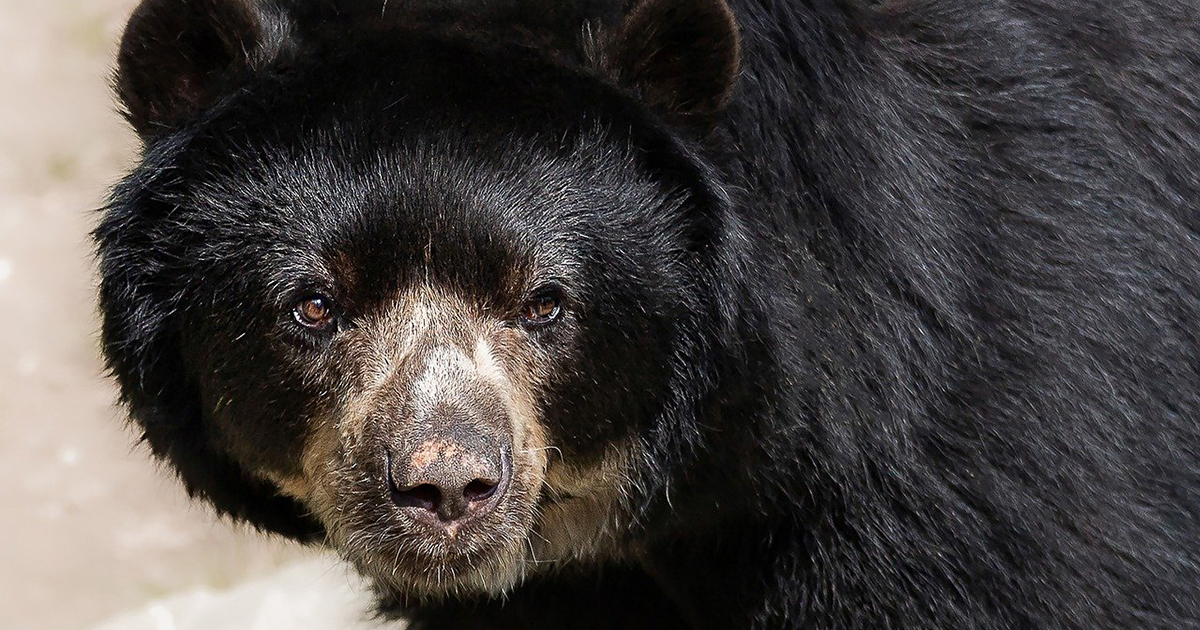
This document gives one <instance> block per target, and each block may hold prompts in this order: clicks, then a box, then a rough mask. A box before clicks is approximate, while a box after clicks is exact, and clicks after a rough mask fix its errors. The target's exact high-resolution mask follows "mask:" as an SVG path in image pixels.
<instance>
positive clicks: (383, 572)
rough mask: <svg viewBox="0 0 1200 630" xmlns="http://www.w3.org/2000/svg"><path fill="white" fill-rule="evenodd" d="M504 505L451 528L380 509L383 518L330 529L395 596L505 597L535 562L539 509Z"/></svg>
mask: <svg viewBox="0 0 1200 630" xmlns="http://www.w3.org/2000/svg"><path fill="white" fill-rule="evenodd" d="M505 503H506V504H508V505H502V506H499V508H498V509H497V510H496V512H495V513H494V514H491V515H489V518H485V519H480V520H478V521H473V522H467V523H463V524H462V525H461V526H457V527H452V528H451V527H445V528H437V527H431V526H428V525H425V524H423V523H420V522H416V521H414V520H413V519H408V518H405V517H404V515H403V514H397V513H395V511H393V510H387V509H385V508H384V506H379V508H380V509H379V512H380V513H381V514H379V515H380V516H382V517H383V518H378V519H376V520H375V521H374V522H372V523H370V524H369V525H367V526H363V527H357V528H351V527H346V526H344V524H343V526H341V527H337V526H335V527H331V528H330V530H331V535H330V537H329V541H328V542H329V544H331V545H332V546H333V547H334V549H335V550H336V551H337V552H338V553H339V554H340V555H342V556H343V557H344V558H346V559H347V560H349V561H350V562H352V563H353V564H354V565H355V567H357V568H358V570H359V571H360V572H362V573H363V574H364V575H366V576H368V577H369V578H371V579H372V580H373V581H374V582H375V584H376V587H377V588H378V589H380V590H382V591H385V592H387V593H388V594H389V595H392V596H398V597H402V598H404V599H413V600H416V601H436V600H440V599H443V598H445V597H449V596H455V595H464V594H493V595H494V594H501V593H504V592H505V591H507V590H509V589H510V588H512V587H513V586H515V585H517V584H518V583H520V582H521V580H522V578H523V577H524V576H525V575H526V574H527V573H528V572H530V571H531V570H532V569H533V568H534V567H533V565H534V564H535V561H534V560H533V559H532V558H530V557H529V554H528V550H529V549H530V544H529V540H528V538H529V536H530V535H531V533H530V532H531V528H530V527H531V521H532V520H533V518H532V517H533V514H532V506H524V505H514V503H517V502H514V501H506V502H505ZM523 508H524V509H523Z"/></svg>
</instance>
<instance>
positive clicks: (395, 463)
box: [387, 430, 511, 526]
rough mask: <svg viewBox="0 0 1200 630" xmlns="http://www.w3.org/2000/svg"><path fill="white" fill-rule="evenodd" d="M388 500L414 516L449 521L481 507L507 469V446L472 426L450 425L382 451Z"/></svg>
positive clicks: (498, 489) (501, 484)
mask: <svg viewBox="0 0 1200 630" xmlns="http://www.w3.org/2000/svg"><path fill="white" fill-rule="evenodd" d="M387 458H388V476H389V483H390V486H391V487H390V490H391V495H392V501H393V502H394V503H395V504H396V505H397V506H398V507H400V508H402V509H404V510H407V511H408V512H409V513H410V514H411V515H412V516H413V517H414V518H416V519H417V520H420V521H424V522H426V523H429V524H440V525H443V526H444V525H449V524H451V523H455V522H460V521H465V520H468V519H469V518H474V517H477V516H480V515H482V514H484V513H486V512H487V511H488V510H490V509H491V507H492V506H493V505H494V504H495V503H496V502H497V501H498V500H499V496H500V495H501V494H503V491H504V489H505V487H506V486H507V485H508V479H509V476H510V475H511V460H510V457H509V454H508V450H507V449H505V448H503V447H501V445H500V444H497V443H496V442H495V441H493V440H489V439H487V438H486V437H484V436H482V435H480V434H478V433H473V432H471V431H469V430H468V431H464V430H459V431H451V432H444V433H440V434H436V435H432V436H428V437H425V438H424V439H421V440H416V441H415V446H414V447H413V448H411V449H406V450H404V451H402V452H398V453H395V454H393V453H391V452H390V451H389V452H388V453H387Z"/></svg>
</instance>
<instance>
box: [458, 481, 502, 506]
mask: <svg viewBox="0 0 1200 630" xmlns="http://www.w3.org/2000/svg"><path fill="white" fill-rule="evenodd" d="M498 485H500V484H498V483H493V482H491V481H487V480H484V479H476V480H474V481H472V482H471V483H469V484H467V487H465V488H463V498H464V499H466V500H467V503H474V502H476V501H483V500H485V499H488V498H490V497H491V496H492V495H493V494H496V486H498Z"/></svg>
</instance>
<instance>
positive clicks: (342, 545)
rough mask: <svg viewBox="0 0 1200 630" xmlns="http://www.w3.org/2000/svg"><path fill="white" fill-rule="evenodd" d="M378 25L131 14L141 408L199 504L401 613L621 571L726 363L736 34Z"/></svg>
mask: <svg viewBox="0 0 1200 630" xmlns="http://www.w3.org/2000/svg"><path fill="white" fill-rule="evenodd" d="M380 4H381V3H379V2H377V1H376V2H362V3H355V2H344V3H339V6H338V7H337V8H314V7H319V3H295V5H289V4H287V3H282V2H281V3H277V4H269V3H267V2H263V1H258V0H145V1H144V2H143V3H142V4H141V6H139V7H138V9H137V10H136V13H135V14H134V16H133V18H132V20H131V21H130V23H129V26H128V29H127V30H126V33H125V36H124V40H123V42H122V47H121V51H120V57H119V68H118V72H117V76H116V81H115V83H116V87H117V90H118V92H119V95H120V98H121V100H122V102H123V103H124V105H125V107H126V110H127V115H128V119H129V120H130V122H131V123H132V125H133V126H134V128H135V129H136V130H137V132H138V133H139V135H140V136H141V138H142V139H143V141H144V153H143V156H142V161H141V162H140V164H139V165H138V166H137V167H136V168H135V169H134V170H133V172H132V173H131V174H130V175H129V176H128V177H127V178H126V179H125V180H124V181H123V182H122V183H121V184H119V185H118V186H117V188H116V189H115V191H114V193H113V197H112V201H111V203H110V204H109V207H108V208H107V209H106V211H105V216H104V218H103V221H102V223H101V225H100V227H99V228H98V229H97V232H96V238H97V241H98V247H99V254H100V265H101V274H102V286H101V309H102V314H103V319H104V323H103V343H104V349H105V352H106V354H107V356H108V360H109V364H110V367H111V369H112V371H113V373H114V374H115V375H116V377H117V379H118V381H119V383H120V386H121V388H122V393H123V398H124V400H125V401H126V403H127V404H128V406H129V408H130V411H131V415H132V417H133V419H134V421H135V422H136V423H137V425H138V426H139V428H140V429H141V430H142V431H143V432H144V436H145V440H146V441H147V442H148V443H149V445H150V447H151V448H152V449H153V451H154V452H155V454H156V455H158V456H160V457H162V458H163V459H164V460H165V461H166V462H168V463H169V464H170V465H171V466H172V467H173V468H174V469H175V470H176V471H178V473H179V475H180V477H181V478H182V480H183V481H184V483H185V484H186V486H187V487H188V489H189V490H190V491H191V492H192V493H193V494H195V495H198V496H199V497H201V498H203V499H205V500H207V501H209V502H211V503H212V504H213V505H214V506H215V507H216V508H217V509H218V510H220V511H222V512H223V513H226V514H229V515H232V516H233V517H235V518H237V519H240V520H244V521H247V522H249V523H252V524H254V525H256V526H258V527H260V528H263V529H265V530H269V531H274V532H278V533H281V534H284V535H287V536H290V537H293V538H297V539H301V540H309V541H322V542H325V543H327V544H328V545H330V546H332V547H334V548H336V549H337V550H338V551H339V552H340V553H341V554H342V555H344V556H345V557H346V558H348V559H349V560H351V561H352V562H354V563H355V564H356V565H357V566H358V567H359V568H360V569H361V570H362V571H363V572H364V573H366V574H368V575H369V576H372V577H373V578H375V579H376V580H377V581H378V582H379V583H380V584H381V585H382V586H383V587H384V588H385V589H388V590H389V591H391V592H395V593H403V594H406V595H411V596H415V597H439V596H442V595H445V594H449V593H453V592H458V591H467V592H498V591H502V590H503V589H505V588H507V587H509V586H511V585H512V584H514V583H516V582H517V581H519V580H520V578H521V577H522V576H523V575H524V574H526V573H527V572H528V571H530V570H533V569H536V568H537V567H538V566H540V565H542V564H543V563H553V561H557V560H562V559H570V558H592V557H612V556H614V555H620V554H622V553H627V552H628V551H629V549H631V543H630V541H631V540H634V539H636V537H637V532H638V530H639V527H642V526H643V525H644V522H643V521H644V517H645V515H646V514H647V513H648V512H647V510H648V506H651V505H654V504H656V503H657V502H661V501H663V500H665V498H666V497H667V496H668V492H669V489H670V487H671V485H672V484H673V483H675V482H676V481H677V480H676V477H677V476H679V475H681V474H686V471H687V470H688V468H687V462H688V461H690V459H691V458H694V457H695V456H696V453H697V452H699V451H701V450H703V448H704V441H705V440H706V439H707V438H706V435H705V433H704V427H703V426H702V421H701V417H702V414H703V412H704V409H705V407H706V406H709V405H711V404H713V400H712V399H713V396H714V387H715V382H716V381H717V380H718V370H719V369H720V365H721V364H722V360H721V359H722V357H725V356H726V355H727V354H728V353H730V352H734V351H735V350H733V349H732V348H733V346H734V345H735V344H734V343H733V341H732V339H733V337H734V335H732V333H731V331H732V329H733V327H735V326H736V325H737V324H736V321H735V319H736V318H735V313H736V312H737V305H736V304H735V302H736V301H737V299H738V298H737V297H736V296H738V295H739V294H738V289H737V287H736V286H733V284H734V282H733V280H732V278H731V277H730V276H731V270H732V269H735V268H737V266H738V265H740V264H742V263H741V262H739V261H740V260H741V255H740V254H739V243H740V241H739V238H738V234H739V228H738V225H737V222H736V220H735V218H734V217H733V216H732V214H731V213H730V212H729V201H728V199H727V193H726V192H725V191H724V190H723V189H722V187H721V185H720V183H719V181H718V178H717V177H716V175H715V174H714V172H715V171H714V168H713V165H711V164H707V163H706V162H705V161H704V160H703V159H701V158H700V157H698V155H699V151H698V147H700V146H702V145H703V143H705V142H706V141H707V140H706V138H709V137H710V134H712V133H713V129H714V127H715V123H716V121H717V120H718V118H719V116H720V115H721V109H722V106H723V104H724V103H725V102H726V100H727V99H728V97H729V95H730V91H731V90H732V89H733V86H734V78H735V75H736V72H737V63H738V37H737V30H736V26H735V24H734V22H733V19H732V15H731V14H730V12H729V9H728V7H727V6H726V5H725V4H724V2H722V1H720V0H642V2H641V3H639V4H637V5H636V6H634V7H633V8H632V9H631V10H629V11H622V10H620V8H619V7H612V8H607V9H603V10H600V9H597V13H596V15H593V16H578V15H564V14H561V13H563V12H562V11H558V12H556V10H555V9H554V6H555V5H557V4H560V3H554V2H528V1H526V2H524V3H508V4H505V3H479V4H481V5H485V4H486V5H487V7H488V9H487V11H486V12H484V9H483V8H475V9H470V8H467V7H468V5H467V4H466V3H443V2H431V3H428V6H424V5H422V4H421V3H412V2H409V3H400V2H394V3H392V6H389V5H388V4H387V3H382V4H383V8H382V11H381V7H380ZM368 5H369V6H368ZM396 5H403V6H396ZM609 13H611V15H608V14H609ZM732 275H736V274H732ZM667 463H670V466H668V465H667ZM680 471H683V472H680Z"/></svg>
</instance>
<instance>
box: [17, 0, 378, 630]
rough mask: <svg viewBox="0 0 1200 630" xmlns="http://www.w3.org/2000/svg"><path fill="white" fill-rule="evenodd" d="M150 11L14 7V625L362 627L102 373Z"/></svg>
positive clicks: (115, 3) (344, 581)
mask: <svg viewBox="0 0 1200 630" xmlns="http://www.w3.org/2000/svg"><path fill="white" fill-rule="evenodd" d="M134 4H135V2H134V0H37V1H30V0H0V480H2V481H0V539H2V540H3V542H2V543H0V628H3V629H7V628H12V629H14V630H15V629H33V630H57V629H59V628H63V629H67V628H70V629H76V628H87V627H91V626H93V625H94V624H96V623H99V622H101V621H102V620H104V619H107V618H110V617H112V616H114V615H120V614H122V613H124V612H127V611H139V610H141V611H143V612H142V613H141V614H140V615H139V614H137V613H134V614H133V616H130V617H125V618H123V619H122V620H119V621H118V622H117V623H116V624H115V625H112V624H110V625H108V626H105V630H117V629H119V628H130V629H131V630H140V629H142V628H147V629H149V628H154V629H155V630H159V629H162V630H166V629H169V628H178V629H179V630H185V629H186V630H192V629H199V628H222V629H225V628H232V629H237V628H247V629H249V628H255V629H259V630H266V629H268V628H274V627H282V625H290V627H294V628H310V629H311V628H331V629H332V628H346V627H348V626H347V625H346V624H348V623H350V620H354V619H358V618H359V616H360V615H361V613H362V609H363V607H364V606H365V604H364V603H363V601H362V598H361V596H360V595H359V594H358V591H357V590H356V589H355V588H353V587H352V586H351V584H352V582H351V580H350V578H348V577H347V574H346V572H345V570H344V569H342V568H340V567H337V568H332V569H330V568H329V567H331V566H334V565H333V564H332V562H331V561H328V560H313V559H312V557H313V556H312V553H311V552H305V551H304V550H301V549H300V548H298V547H296V546H293V545H288V544H285V543H281V542H271V541H268V540H267V539H266V538H264V537H262V536H258V535H253V534H250V533H248V532H245V531H242V530H239V529H237V528H234V527H232V526H230V525H228V524H225V523H219V522H217V521H216V520H215V519H214V518H213V516H212V515H211V513H210V512H209V511H207V510H206V509H205V508H203V507H200V506H196V505H191V504H189V503H188V501H187V500H186V499H185V498H184V496H183V493H182V492H181V490H180V488H179V487H177V485H176V484H175V483H174V482H173V481H171V480H170V479H169V478H168V477H167V476H166V475H164V474H161V471H158V470H156V469H155V466H154V465H153V464H151V463H150V461H149V459H148V457H147V456H146V454H145V452H144V450H143V449H141V448H139V447H136V445H135V436H134V434H133V433H132V431H129V430H127V429H126V428H125V427H124V426H123V424H122V422H121V416H120V411H119V410H117V409H116V408H115V407H114V406H113V398H114V393H113V388H112V386H111V385H110V384H109V383H108V382H107V381H106V380H104V379H103V378H102V376H101V372H102V370H101V364H100V360H99V358H98V356H97V350H96V328H97V323H96V321H97V320H96V316H95V307H94V293H95V279H94V273H93V265H92V262H91V258H90V244H89V243H88V237H87V232H88V230H89V229H90V227H91V226H92V225H93V223H94V221H95V216H94V213H93V212H92V210H93V209H94V208H96V207H97V206H98V205H99V203H100V200H101V199H102V198H103V195H104V191H105V188H106V187H107V186H108V185H110V184H111V183H112V182H113V181H114V180H115V178H117V177H118V176H119V174H120V172H121V170H122V168H123V166H124V165H125V164H127V163H128V161H129V160H130V159H131V155H132V151H133V148H134V139H133V137H132V135H131V134H130V132H129V130H128V129H127V128H126V127H125V126H124V124H123V123H122V122H121V121H120V119H119V118H118V117H117V116H116V114H115V113H114V111H113V110H114V105H113V101H112V98H111V97H110V95H109V91H108V87H107V84H106V82H107V78H108V72H109V68H110V66H111V63H112V58H113V56H114V49H115V45H116V41H117V38H118V36H119V33H120V29H121V26H122V24H123V20H124V18H125V17H126V16H127V15H128V12H129V10H130V9H131V8H132V7H133V5H134ZM296 563H299V564H296ZM252 580H258V581H252ZM248 581H251V582H250V583H249V584H246V583H247V582H248ZM229 589H233V590H232V591H230V590H229ZM321 593H327V595H326V596H322V595H321ZM172 596H173V597H172ZM162 598H169V599H167V600H166V602H165V603H163V602H161V601H159V600H161V599H162ZM155 602H158V603H155ZM314 607H315V608H314ZM306 611H307V616H308V618H309V620H310V622H311V623H304V622H299V620H298V618H297V617H296V616H295V615H297V614H302V615H303V614H304V613H305V612H306ZM217 613H219V615H221V616H219V617H214V616H212V615H213V614H217ZM164 614H166V615H167V616H164ZM146 615H150V617H146ZM206 615H208V616H206ZM289 615H291V616H289ZM147 619H149V621H147ZM289 620H291V621H290V622H289ZM321 620H324V623H327V624H330V625H320V623H319V622H321ZM147 623H148V624H150V625H146V624H147ZM138 624H141V625H138ZM213 624H216V625H213Z"/></svg>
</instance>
